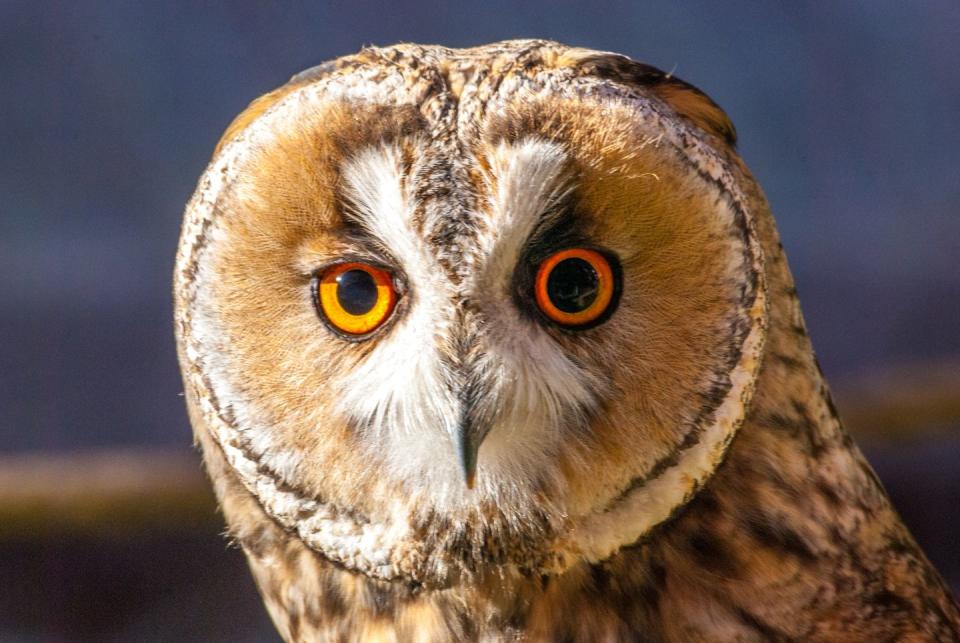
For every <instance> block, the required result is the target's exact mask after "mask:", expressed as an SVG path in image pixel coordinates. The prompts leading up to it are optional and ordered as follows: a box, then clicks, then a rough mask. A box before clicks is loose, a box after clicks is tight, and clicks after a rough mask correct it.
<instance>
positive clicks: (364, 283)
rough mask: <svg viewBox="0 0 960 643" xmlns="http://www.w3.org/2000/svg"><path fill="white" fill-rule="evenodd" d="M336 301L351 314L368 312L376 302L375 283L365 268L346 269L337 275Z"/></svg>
mask: <svg viewBox="0 0 960 643" xmlns="http://www.w3.org/2000/svg"><path fill="white" fill-rule="evenodd" d="M337 301H338V302H340V307H341V308H343V309H344V310H345V311H347V312H348V313H350V314H351V315H363V314H365V313H368V312H370V310H371V309H373V307H374V305H376V303H377V283H376V282H375V281H374V280H373V276H372V275H371V274H370V273H369V272H367V271H366V270H347V271H346V272H343V273H341V274H340V275H339V276H337Z"/></svg>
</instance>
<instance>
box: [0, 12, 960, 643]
mask: <svg viewBox="0 0 960 643" xmlns="http://www.w3.org/2000/svg"><path fill="white" fill-rule="evenodd" d="M516 37H544V38H553V39H557V40H561V41H565V42H567V43H569V44H574V45H581V46H586V47H592V48H597V49H606V50H614V51H618V52H621V53H624V54H627V55H630V56H632V57H634V58H636V59H639V60H642V61H645V62H648V63H651V64H654V65H656V66H659V67H661V68H663V69H665V70H671V71H673V72H674V73H675V74H676V75H678V76H680V77H681V78H683V79H685V80H687V81H690V82H692V83H694V84H695V85H697V86H699V87H700V88H701V89H703V90H704V91H706V92H707V93H708V94H709V95H711V96H712V97H713V98H714V99H715V100H716V101H717V102H718V103H719V104H720V105H721V106H722V107H724V108H725V109H726V111H727V112H728V113H729V114H730V116H731V117H732V118H733V120H734V122H735V123H736V125H737V128H738V130H739V132H740V141H741V142H740V150H741V152H742V154H743V156H744V157H745V159H746V161H747V163H748V164H749V165H750V167H751V168H752V169H753V171H754V173H755V174H756V175H757V177H758V179H759V181H760V183H761V185H763V186H764V188H765V190H766V191H767V194H768V196H769V198H770V201H771V203H772V205H773V209H774V212H775V213H776V215H777V218H778V221H779V226H780V231H781V233H782V236H783V243H784V245H785V246H786V249H787V252H788V255H789V258H790V262H791V265H792V268H793V271H794V273H795V275H796V280H797V284H798V288H799V291H800V294H801V299H802V301H803V304H804V310H805V313H806V318H807V321H808V324H809V327H810V332H811V334H812V336H813V340H814V344H815V346H816V348H817V352H818V355H819V357H820V361H821V363H822V365H823V368H824V370H825V371H826V374H827V377H828V379H829V380H830V381H831V384H832V385H833V388H834V389H835V393H836V397H837V402H838V406H839V408H840V412H841V415H842V416H843V417H844V419H845V420H846V422H847V424H848V426H849V427H850V428H851V430H852V431H853V432H854V433H855V434H856V436H857V438H858V440H859V441H860V443H861V445H862V446H863V448H864V450H865V451H866V453H867V455H868V457H869V458H870V460H871V462H872V463H873V464H874V466H875V467H876V469H877V470H878V472H879V474H880V477H881V478H882V479H883V481H884V483H885V484H886V485H887V487H888V489H889V491H890V492H891V495H892V496H893V497H894V501H895V503H896V504H897V506H898V507H899V509H900V511H901V512H902V514H903V515H904V518H905V519H906V520H907V522H908V523H909V524H910V526H911V528H912V529H913V531H914V533H915V535H916V536H917V538H918V540H920V542H921V544H922V545H924V547H925V548H926V549H927V551H928V553H929V555H930V557H931V558H932V559H933V560H934V562H935V563H936V564H937V565H938V567H939V568H940V569H941V570H942V572H943V573H944V574H945V575H946V576H947V578H948V581H949V582H950V583H951V584H952V585H953V586H954V587H955V588H960V268H958V264H957V257H958V254H960V118H958V115H960V3H958V2H957V1H956V0H928V1H926V2H923V3H903V2H897V1H893V0H875V1H872V2H869V3H866V2H862V3H856V2H834V3H793V2H764V3H759V2H754V1H744V2H739V1H727V2H723V3H718V2H712V1H709V0H701V1H691V2H683V3H678V2H659V3H656V4H654V3H646V2H623V3H608V4H604V3H586V2H581V3H566V2H559V1H556V0H551V1H547V0H534V1H529V2H524V3H514V2H506V1H503V0H488V1H486V2H477V1H475V0H468V1H457V2H419V3H405V2H390V1H382V2H375V1H366V0H358V1H354V2H328V3H279V4H278V3H259V2H257V3H255V2H249V3H242V2H236V3H229V4H222V3H214V2H205V3H192V2H191V3H188V2H171V1H168V2H162V3H159V2H92V1H91V2H82V3H78V2H63V3H61V2H52V1H48V2H26V1H25V2H17V1H11V0H0V640H4V641H6V640H14V641H18V640H24V641H31V640H37V641H58V640H64V641H67V640H183V639H187V640H231V641H274V640H277V639H276V635H275V634H274V632H273V629H272V627H271V625H270V623H269V621H268V618H267V616H266V612H265V611H264V610H263V608H262V607H261V604H260V600H259V597H258V596H257V594H256V589H255V588H254V586H253V582H252V580H251V579H250V577H249V575H248V573H247V570H246V568H245V566H244V562H243V560H242V555H241V554H240V553H239V552H238V551H237V550H236V549H232V548H230V547H229V546H228V544H227V543H226V542H225V540H224V539H223V538H222V537H221V536H220V532H221V530H222V523H221V518H220V517H219V516H218V515H217V513H216V511H215V507H214V503H213V500H212V496H211V494H210V493H209V491H208V490H207V485H206V483H205V480H204V478H203V475H202V472H201V469H200V463H199V457H198V456H197V455H196V454H195V453H194V452H193V450H192V448H191V433H190V428H189V426H188V422H187V418H186V414H185V412H184V407H183V400H182V399H181V397H180V391H181V384H180V379H179V374H178V371H177V364H176V357H175V352H174V343H173V330H172V324H171V315H172V313H171V295H170V282H171V273H172V267H173V256H174V252H175V248H176V242H177V236H178V232H179V226H180V217H181V213H182V211H183V206H184V204H185V202H186V201H187V199H188V197H189V196H190V194H191V192H192V191H193V188H194V186H195V184H196V180H197V178H198V177H199V175H200V173H201V172H202V170H203V168H204V166H205V164H206V162H207V160H208V158H209V155H210V153H211V151H212V149H213V146H214V144H215V143H216V141H217V139H218V137H219V135H220V133H221V132H222V130H223V129H224V127H225V126H226V125H227V123H228V122H229V121H230V119H231V118H232V117H233V116H234V115H235V114H236V113H238V112H239V111H240V110H242V109H243V108H244V106H245V105H246V104H247V103H248V102H249V101H250V100H252V99H253V98H255V97H256V96H258V95H260V94H262V93H264V92H266V91H268V90H270V89H272V88H274V87H276V86H278V85H280V84H283V83H284V82H285V80H286V79H287V78H288V77H289V76H291V75H292V74H294V73H295V72H297V71H299V70H301V69H304V68H306V67H310V66H312V65H315V64H317V63H319V62H321V61H323V60H325V59H328V58H331V57H335V56H338V55H342V54H346V53H352V52H354V51H356V50H357V49H359V48H360V47H361V46H362V45H364V44H384V45H385V44H391V43H393V42H396V41H401V40H406V41H421V42H431V43H443V44H447V45H451V46H468V45H474V44H480V43H484V42H488V41H493V40H499V39H504V38H516Z"/></svg>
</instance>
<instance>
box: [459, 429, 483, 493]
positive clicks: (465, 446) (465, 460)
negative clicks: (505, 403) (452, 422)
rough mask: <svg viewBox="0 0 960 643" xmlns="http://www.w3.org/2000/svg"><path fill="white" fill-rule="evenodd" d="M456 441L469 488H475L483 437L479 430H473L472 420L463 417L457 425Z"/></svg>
mask: <svg viewBox="0 0 960 643" xmlns="http://www.w3.org/2000/svg"><path fill="white" fill-rule="evenodd" d="M454 441H455V443H456V449H457V456H458V457H459V458H460V468H461V470H462V471H463V478H464V481H465V482H466V483H467V489H473V487H474V484H475V483H476V479H477V454H478V453H479V451H480V443H481V442H482V441H483V437H480V436H478V434H477V432H476V431H474V430H473V426H472V422H470V421H469V420H468V419H462V420H461V421H460V424H459V426H458V427H457V430H456V436H455V438H454Z"/></svg>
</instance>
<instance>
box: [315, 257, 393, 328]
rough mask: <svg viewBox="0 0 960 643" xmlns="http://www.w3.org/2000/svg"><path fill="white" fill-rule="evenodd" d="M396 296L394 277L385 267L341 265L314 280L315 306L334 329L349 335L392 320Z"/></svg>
mask: <svg viewBox="0 0 960 643" xmlns="http://www.w3.org/2000/svg"><path fill="white" fill-rule="evenodd" d="M396 300H397V293H396V291H395V290H394V287H393V278H392V277H391V275H390V273H389V272H387V271H386V270H383V269H382V268H377V267H375V266H371V265H369V264H365V263H359V262H347V263H339V264H336V265H333V266H330V267H329V268H327V269H325V270H324V271H323V272H321V273H320V275H319V276H318V277H315V278H314V304H315V305H316V307H317V310H318V312H319V313H320V314H321V315H322V316H323V317H324V318H325V319H326V321H327V322H328V323H329V324H330V325H331V326H332V327H333V328H334V329H335V330H338V331H340V332H342V333H345V334H347V335H357V336H359V335H366V334H368V333H371V332H373V331H374V330H376V329H377V328H378V327H379V326H380V325H381V324H383V322H385V321H386V320H387V318H388V317H390V313H391V312H393V307H394V304H396Z"/></svg>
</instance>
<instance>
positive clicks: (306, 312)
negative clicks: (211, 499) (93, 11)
mask: <svg viewBox="0 0 960 643" xmlns="http://www.w3.org/2000/svg"><path fill="white" fill-rule="evenodd" d="M734 142H735V134H734V130H733V126H732V125H731V123H730V122H729V120H728V119H727V118H726V116H725V115H724V114H723V112H722V111H721V110H720V109H719V108H718V107H717V106H716V105H715V104H714V103H713V102H712V101H710V100H709V99H708V98H707V97H706V96H704V95H703V94H702V93H700V92H699V91H698V90H696V89H695V88H693V87H691V86H689V85H687V84H686V83H683V82H682V81H679V80H677V79H675V78H672V77H670V76H667V75H664V74H663V73H661V72H659V71H658V70H656V69H653V68H651V67H647V66H645V65H641V64H639V63H635V62H633V61H630V60H628V59H626V58H623V57H621V56H617V55H614V54H606V53H600V52H593V51H588V50H582V49H571V48H567V47H564V46H562V45H559V44H557V43H550V42H543V41H511V42H504V43H498V44H494V45H489V46H487V47H479V48H475V49H467V50H453V49H445V48H441V47H421V46H417V45H399V46H396V47H391V48H385V49H377V48H370V49H365V50H364V51H362V52H360V53H359V54H357V55H355V56H350V57H347V58H342V59H339V60H337V61H334V62H333V63H327V64H325V65H322V66H320V67H317V68H315V69H312V70H308V71H307V72H304V73H303V74H300V75H298V76H296V77H294V79H293V80H292V81H291V82H290V83H289V84H288V85H285V86H284V87H282V88H280V89H278V90H276V91H275V92H272V93H270V94H268V95H266V96H265V97H263V98H261V99H259V100H258V101H256V102H255V103H254V104H253V105H251V107H250V108H249V109H248V110H247V111H246V112H244V114H242V115H241V116H239V117H238V118H237V119H236V120H235V122H234V123H233V124H232V125H231V126H230V128H229V129H228V131H227V133H226V134H225V136H224V139H223V141H222V142H221V144H220V146H219V147H218V149H217V152H216V154H215V157H214V160H213V161H212V163H211V165H210V167H209V168H208V169H207V172H206V173H205V174H204V176H203V177H202V178H201V180H200V185H199V187H198V190H197V193H196V194H195V196H194V198H193V200H192V201H191V203H190V205H189V206H188V209H187V215H186V219H185V222H184V231H183V236H182V239H181V245H180V251H179V254H178V260H177V270H176V274H175V290H176V303H177V313H176V315H177V317H176V320H177V335H178V342H179V350H180V360H181V366H182V369H183V373H184V380H185V383H186V391H187V400H188V408H189V410H190V416H191V421H192V422H193V425H194V428H195V431H196V435H197V439H198V441H199V443H200V445H201V446H202V448H203V452H204V459H205V462H206V465H207V468H208V471H209V473H210V476H211V479H212V480H213V483H214V485H215V487H216V491H217V496H218V498H219V499H220V502H221V504H222V507H223V510H224V514H225V516H226V518H227V522H228V525H229V527H230V532H231V534H232V535H233V537H234V538H235V539H236V540H237V541H238V542H239V543H240V544H241V545H242V546H243V548H244V550H245V551H246V553H247V556H248V559H249V561H250V565H251V568H252V570H253V572H254V575H255V577H256V579H257V582H258V585H259V587H260V589H261V592H262V594H263V596H264V599H265V601H266V604H267V607H268V609H269V611H270V613H271V615H272V617H273V619H274V621H275V623H276V624H277V627H278V628H279V629H280V631H281V633H282V634H283V636H284V637H285V638H286V639H288V640H424V641H443V640H456V641H459V640H474V639H481V640H513V639H528V640H583V641H593V640H624V641H633V640H649V641H700V640H765V639H775V640H777V639H783V640H786V639H798V640H829V641H837V640H850V641H863V640H889V639H898V640H937V641H945V640H957V638H958V636H960V635H958V632H960V614H958V608H957V605H956V603H955V602H954V601H953V599H952V598H951V596H950V595H949V592H948V590H947V589H946V587H945V586H944V584H943V582H942V581H941V580H940V578H939V577H938V575H937V573H936V571H934V570H933V569H932V567H931V566H930V564H929V562H928V561H927V560H926V558H925V557H924V556H923V554H922V552H921V551H920V550H919V549H918V548H917V546H916V544H915V543H914V541H913V539H912V538H911V536H910V534H909V533H908V532H907V530H906V529H905V528H904V527H903V525H902V524H901V523H900V520H899V518H898V517H897V515H896V513H895V512H894V510H893V509H892V508H891V507H890V504H889V501H888V500H887V498H886V496H885V494H884V492H883V490H882V488H881V487H880V484H879V483H878V482H877V480H876V478H875V476H874V474H873V472H872V471H871V470H870V468H869V465H867V464H866V462H865V461H864V460H863V457H862V456H861V455H860V453H859V451H858V450H857V448H856V446H855V445H854V444H853V443H852V442H851V440H850V438H849V436H848V435H847V434H846V433H845V432H844V430H843V428H842V427H841V425H840V422H839V420H838V419H837V415H836V412H835V410H834V408H833V405H832V403H831V401H830V395H829V392H828V390H827V387H826V384H825V383H824V381H823V378H822V376H821V374H820V371H819V369H818V367H817V365H816V361H815V359H814V357H813V352H812V349H811V346H810V342H809V339H808V337H807V334H806V332H805V330H804V325H803V320H802V317H801V314H800V309H799V303H798V300H797V297H796V292H795V290H794V288H793V281H792V278H791V276H790V273H789V270H788V268H787V265H786V260H785V258H784V255H783V251H782V248H781V246H780V243H779V240H778V236H777V232H776V229H775V227H774V222H773V218H772V216H771V215H770V213H769V210H768V207H767V205H766V203H765V201H764V198H763V196H762V194H761V193H760V190H759V188H758V187H757V185H756V184H755V183H754V181H753V179H752V177H751V176H750V174H749V172H748V171H747V169H746V168H745V167H744V166H743V164H742V162H741V160H740V159H739V157H738V156H737V155H736V152H735V150H734V147H733V146H734ZM580 247H583V248H592V249H595V250H596V251H597V252H599V253H601V254H602V256H604V257H609V260H610V262H611V265H612V266H613V267H612V273H611V274H613V275H614V277H613V279H615V280H616V284H615V285H616V294H615V296H613V298H612V299H611V301H612V302H613V303H612V304H611V305H610V310H609V311H607V312H605V313H604V315H603V316H601V317H599V318H598V319H597V320H596V322H592V323H591V325H583V326H580V327H564V326H562V325H560V324H558V323H554V322H552V321H551V319H549V318H548V317H546V316H545V314H544V310H543V308H542V306H541V307H540V308H538V306H539V304H538V303H536V302H535V301H534V296H533V292H534V289H535V285H534V282H536V283H539V282H538V281H537V280H538V279H539V273H538V272H537V267H538V266H542V265H543V263H544V261H545V259H546V258H547V257H549V256H552V254H553V253H556V252H557V251H560V250H562V249H564V248H580ZM344 261H360V262H363V263H365V264H367V263H369V264H370V265H375V266H381V267H382V268H383V269H384V270H386V271H387V272H388V273H389V274H390V275H392V279H393V280H394V281H393V284H394V288H395V289H396V292H397V299H396V306H395V307H394V308H393V309H392V312H390V314H389V317H388V318H386V321H384V322H383V325H382V326H381V327H379V328H377V329H376V330H374V331H372V332H371V333H370V334H369V335H365V336H362V337H359V338H358V337H356V336H353V337H348V336H344V335H343V333H338V332H337V330H336V328H335V327H334V326H332V325H331V321H330V318H329V314H328V313H327V312H326V311H325V309H318V307H317V305H316V303H317V301H318V300H317V299H316V288H317V285H316V284H317V279H318V278H320V277H322V275H323V274H326V273H325V272H324V271H325V270H326V269H327V268H326V267H327V266H330V265H334V264H336V263H337V262H344ZM318 275H319V277H318ZM338 287H339V286H338ZM311 292H313V295H311ZM338 292H339V291H338ZM312 297H313V298H312ZM325 315H326V316H327V317H326V318H325ZM358 340H359V341H358ZM474 457H476V459H475V460H474V459H473V458H474ZM474 471H475V473H476V484H475V487H474V488H472V489H471V488H468V485H467V484H465V480H464V473H466V475H467V479H468V480H470V481H471V482H472V481H473V480H472V476H473V474H474Z"/></svg>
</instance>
